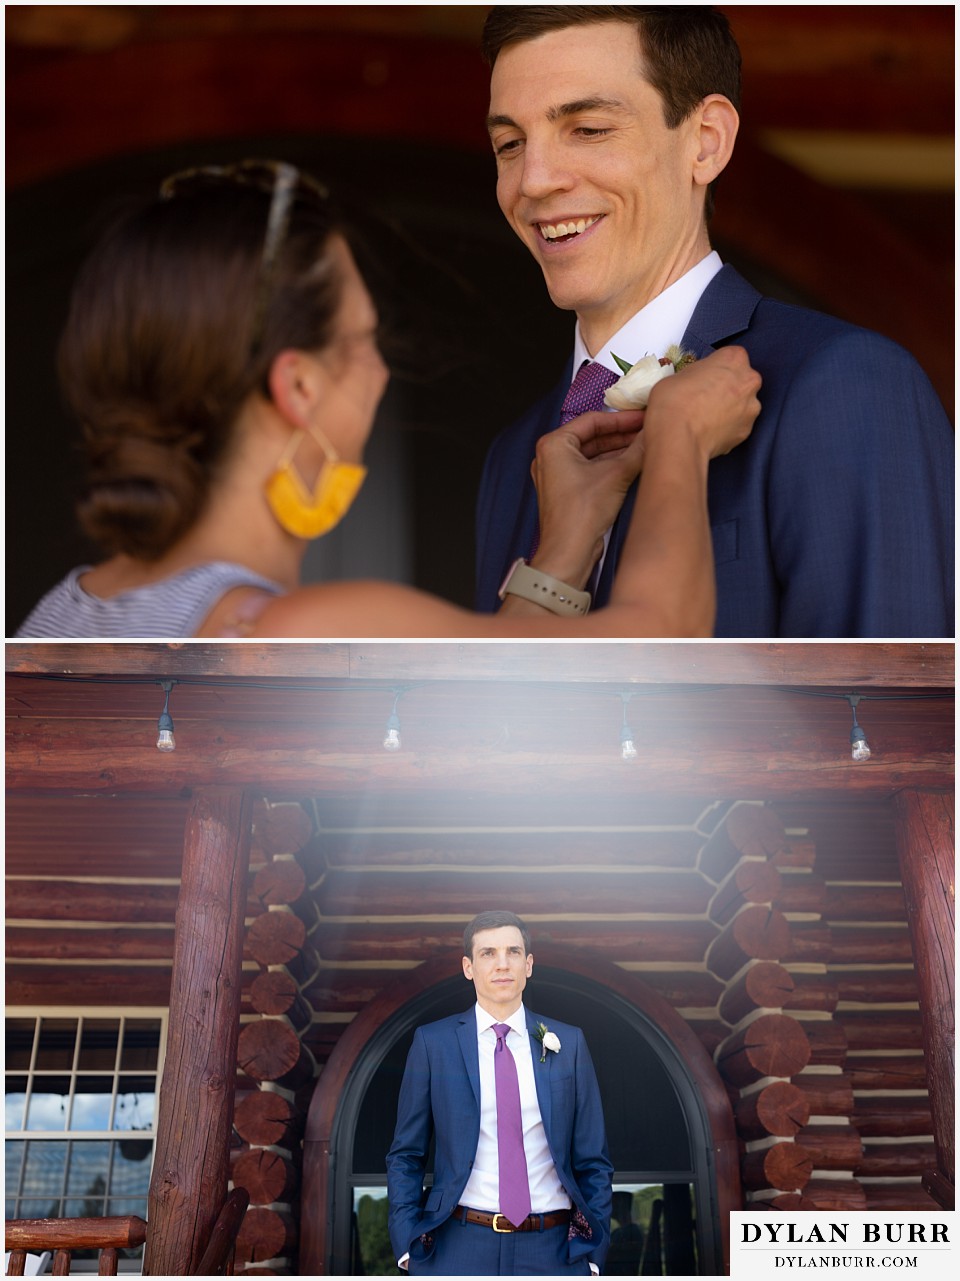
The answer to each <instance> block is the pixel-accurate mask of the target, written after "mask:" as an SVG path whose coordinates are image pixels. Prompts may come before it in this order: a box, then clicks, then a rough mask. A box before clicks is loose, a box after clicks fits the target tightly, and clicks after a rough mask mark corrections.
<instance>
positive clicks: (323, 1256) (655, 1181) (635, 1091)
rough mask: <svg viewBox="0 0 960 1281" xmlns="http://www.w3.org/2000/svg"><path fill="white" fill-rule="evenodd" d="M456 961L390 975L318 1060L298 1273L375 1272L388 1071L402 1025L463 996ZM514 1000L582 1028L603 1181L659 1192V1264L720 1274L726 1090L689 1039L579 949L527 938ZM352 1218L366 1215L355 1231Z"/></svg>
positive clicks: (395, 1083) (727, 1187)
mask: <svg viewBox="0 0 960 1281" xmlns="http://www.w3.org/2000/svg"><path fill="white" fill-rule="evenodd" d="M458 961H459V958H453V959H447V958H442V959H439V960H435V961H430V962H426V963H425V964H424V965H422V966H420V967H419V968H418V969H417V970H414V971H413V972H412V973H410V974H408V975H405V976H404V978H403V979H402V980H399V981H398V982H397V983H395V984H393V985H392V987H391V988H390V989H388V990H387V991H385V992H383V993H382V994H381V996H380V997H379V998H378V999H377V1000H376V1001H374V1002H372V1003H371V1004H370V1005H369V1006H368V1007H367V1008H366V1009H365V1010H364V1011H363V1012H362V1013H361V1014H359V1015H358V1016H357V1018H356V1019H355V1020H354V1022H353V1023H352V1024H351V1025H350V1028H349V1029H348V1030H347V1032H345V1033H344V1035H343V1037H342V1038H341V1040H340V1042H339V1044H338V1045H337V1047H336V1050H335V1051H334V1053H333V1054H332V1055H331V1057H330V1060H329V1062H328V1063H327V1066H326V1068H325V1070H324V1072H323V1075H322V1077H321V1079H320V1081H319V1083H318V1085H317V1089H316V1091H315V1092H314V1097H313V1101H312V1103H311V1107H310V1114H309V1118H308V1121H307V1130H306V1137H305V1141H304V1165H303V1195H302V1202H301V1206H302V1231H301V1248H300V1270H301V1274H303V1275H316V1274H323V1273H336V1274H339V1275H356V1274H358V1273H359V1272H360V1271H361V1270H367V1271H373V1272H379V1271H381V1268H382V1263H381V1262H380V1261H379V1254H382V1253H383V1250H384V1248H385V1247H384V1245H383V1241H382V1227H381V1224H382V1220H383V1212H384V1206H383V1204H382V1198H383V1197H384V1193H385V1186H386V1168H385V1164H384V1159H385V1156H386V1152H387V1149H388V1148H389V1146H390V1142H391V1139H392V1137H393V1127H394V1122H395V1119H396V1101H397V1094H398V1091H399V1087H400V1078H401V1076H402V1073H403V1066H404V1062H405V1060H406V1055H407V1050H408V1048H409V1045H410V1041H411V1039H412V1037H413V1033H414V1030H415V1029H416V1028H417V1027H418V1026H419V1025H420V1024H421V1023H424V1022H429V1021H431V1020H433V1019H438V1018H443V1017H445V1016H446V1015H448V1014H453V1013H456V1012H457V1011H459V1010H462V1009H465V1008H466V1007H467V1006H468V1005H469V1003H470V1000H471V996H472V988H468V986H467V984H466V983H465V981H464V979H463V977H462V975H460V974H459V973H458V971H457V965H458ZM525 1003H526V1004H527V1006H528V1008H530V1009H532V1010H535V1011H536V1012H537V1013H540V1014H543V1015H544V1016H545V1017H547V1018H550V1017H553V1018H557V1019H561V1020H563V1021H565V1022H570V1023H574V1024H577V1025H579V1026H580V1027H582V1028H583V1030H584V1032H585V1034H586V1037H587V1042H588V1044H589V1046H590V1050H591V1054H592V1056H593V1059H594V1064H595V1066H596V1069H597V1076H598V1079H599V1081H600V1088H601V1093H602V1095H603V1100H604V1111H605V1115H606V1123H607V1134H608V1142H609V1146H610V1155H611V1159H612V1160H613V1163H614V1167H615V1174H614V1188H615V1189H618V1188H620V1189H624V1190H636V1189H639V1188H643V1189H651V1191H649V1192H647V1193H645V1195H647V1196H652V1197H655V1198H656V1200H657V1201H659V1202H660V1205H659V1207H658V1208H657V1210H656V1211H655V1217H656V1222H657V1231H658V1233H659V1249H660V1251H661V1257H662V1259H663V1260H664V1263H665V1265H666V1269H667V1271H668V1273H669V1272H673V1273H675V1274H683V1275H689V1274H691V1273H700V1274H701V1275H705V1276H715V1275H718V1274H719V1273H722V1272H723V1271H725V1264H726V1259H727V1257H728V1240H727V1223H728V1213H729V1211H730V1210H731V1209H737V1208H739V1205H740V1185H739V1173H738V1166H737V1159H736V1139H735V1136H734V1129H733V1118H732V1115H731V1112H730V1104H729V1100H728V1098H727V1095H726V1091H725V1090H724V1088H723V1085H722V1083H721V1081H720V1078H719V1076H718V1074H717V1073H716V1070H715V1068H714V1066H713V1063H712V1062H711V1060H710V1058H709V1056H708V1055H707V1053H706V1051H705V1050H704V1048H703V1046H702V1045H701V1044H700V1042H699V1040H697V1038H696V1037H695V1036H694V1034H693V1033H692V1032H691V1030H690V1028H689V1027H688V1026H687V1024H686V1023H685V1022H684V1021H683V1019H682V1018H680V1016H679V1015H677V1014H676V1012H675V1011H674V1010H673V1008H672V1007H671V1006H670V1005H668V1004H667V1003H666V1002H665V1001H664V1000H663V999H662V998H661V997H660V996H658V995H657V994H656V993H655V992H653V991H652V990H651V989H650V988H649V987H647V986H646V985H645V984H644V983H643V982H642V981H641V980H639V979H638V978H637V977H636V976H634V975H632V974H629V973H626V972H625V971H623V970H620V969H618V968H617V967H616V966H613V965H610V964H609V963H606V962H603V961H600V960H597V959H596V958H594V957H592V956H590V955H589V954H585V953H580V954H575V953H571V952H570V951H568V950H565V949H559V948H556V947H541V948H538V949H537V950H536V964H535V967H534V975H533V978H532V979H531V980H530V983H529V984H528V987H527V992H526V995H525ZM378 1202H379V1204H377V1203H378ZM361 1218H363V1219H365V1220H369V1221H370V1222H369V1223H368V1224H365V1225H364V1230H363V1235H365V1237H366V1239H365V1240H364V1241H361V1239H360V1235H359V1234H358V1223H359V1222H360V1219H361ZM378 1236H379V1237H380V1240H379V1241H375V1240H374V1238H376V1237H378ZM371 1250H378V1251H379V1253H378V1255H377V1259H376V1260H375V1259H374V1258H372V1257H369V1252H370V1251H371ZM365 1251H366V1252H367V1253H368V1258H367V1259H366V1260H364V1259H363V1254H364V1252H365Z"/></svg>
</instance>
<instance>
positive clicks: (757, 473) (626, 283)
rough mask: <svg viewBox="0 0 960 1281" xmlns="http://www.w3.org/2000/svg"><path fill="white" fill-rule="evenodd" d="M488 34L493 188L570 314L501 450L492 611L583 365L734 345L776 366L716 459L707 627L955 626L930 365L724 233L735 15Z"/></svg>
mask: <svg viewBox="0 0 960 1281" xmlns="http://www.w3.org/2000/svg"><path fill="white" fill-rule="evenodd" d="M484 52H485V54H486V57H487V59H488V61H489V62H490V63H491V65H492V68H493V70H492V78H491V95H490V99H491V100H490V115H489V118H488V122H487V123H488V128H489V133H490V138H491V142H492V144H493V148H494V152H495V154H496V157H497V172H498V181H497V197H498V200H499V203H500V207H501V209H502V210H503V212H504V214H505V216H506V218H507V220H508V222H509V223H510V224H511V226H512V227H513V229H514V231H515V232H516V233H517V235H518V236H519V237H520V239H521V240H522V241H523V242H524V244H525V245H526V246H527V248H528V249H529V250H530V252H531V253H532V254H533V256H534V258H535V259H536V261H537V262H538V264H539V265H540V267H541V269H542V271H543V275H544V280H545V282H546V285H547V289H548V290H549V293H550V296H551V298H552V300H553V301H554V303H555V304H556V305H557V306H558V307H560V308H563V309H567V310H570V311H573V312H575V313H576V317H577V327H576V333H575V342H574V353H573V359H572V361H571V362H570V363H569V364H568V366H567V369H566V371H565V373H564V376H563V378H562V379H561V382H560V384H559V385H558V386H557V387H556V389H555V390H554V392H553V393H552V394H551V395H549V396H547V397H546V398H545V399H544V400H543V401H542V402H541V403H540V404H539V405H537V406H536V407H535V408H534V409H533V410H532V411H531V412H530V413H529V414H528V415H527V416H526V417H525V418H523V419H522V420H521V421H520V422H519V423H517V424H516V425H515V426H514V427H512V428H510V429H509V430H508V431H506V432H504V433H503V434H502V435H501V436H500V437H499V438H498V439H497V440H496V441H495V442H494V444H493V446H492V448H491V450H490V453H489V456H488V459H487V464H486V467H485V470H484V475H483V480H482V482H481V489H480V495H479V501H478V521H477V551H478V563H477V606H478V608H479V609H481V610H487V611H492V610H494V609H497V608H498V607H499V600H498V588H500V587H501V584H502V583H503V582H504V580H505V579H506V577H508V576H509V574H510V572H511V569H512V568H513V566H514V563H515V561H516V560H517V559H518V558H526V559H530V558H532V557H533V556H534V554H535V551H536V546H537V497H536V493H535V490H534V486H533V483H532V481H531V476H530V465H531V462H532V460H533V457H534V453H535V449H536V442H537V440H538V439H539V438H540V437H541V436H543V435H544V434H546V433H547V432H550V431H552V430H553V429H554V428H556V427H557V426H558V424H559V423H560V420H561V406H562V403H563V400H564V397H565V395H566V393H567V390H568V389H569V387H570V384H571V381H572V379H573V377H574V374H575V373H576V372H577V371H579V370H580V369H581V368H582V367H583V366H584V365H585V364H589V362H598V363H599V364H601V365H603V366H604V367H605V368H606V369H608V370H610V371H612V372H613V374H616V373H618V369H617V361H616V360H615V359H614V357H615V356H617V357H620V358H622V359H624V360H626V361H628V362H630V363H633V362H636V361H637V360H639V359H640V358H641V357H642V356H644V355H646V354H648V353H649V354H654V355H656V356H663V355H665V353H666V350H667V347H668V346H670V345H673V344H679V345H680V346H682V347H683V348H685V349H686V350H688V351H690V352H692V353H693V354H694V355H695V356H698V357H703V356H706V355H707V354H709V352H710V351H712V350H714V349H715V348H717V347H721V346H724V345H726V344H728V343H735V344H736V345H738V346H742V347H743V348H745V350H746V351H747V354H748V355H749V357H750V362H751V364H752V365H753V367H754V368H755V369H756V370H757V371H758V372H759V374H760V375H761V376H762V378H763V388H762V391H761V393H760V400H761V405H762V409H761V413H760V417H759V418H758V420H757V423H756V426H755V427H754V430H753V434H752V436H751V437H750V439H749V440H748V441H747V442H746V443H745V444H743V445H741V446H740V447H739V448H737V449H735V450H734V451H733V452H732V453H730V454H728V455H726V456H725V457H723V458H719V459H715V460H714V461H713V462H712V463H711V466H710V475H709V492H708V500H709V509H710V521H711V527H712V533H713V552H714V561H715V566H716V578H717V621H716V631H715V634H716V635H717V636H723V637H733V636H742V637H757V638H760V637H771V638H772V637H821V636H823V637H826V636H837V637H855V636H856V637H888V638H889V637H917V636H928V637H943V636H950V637H952V636H953V634H954V614H953V582H954V579H953V546H954V534H953V484H952V482H953V475H954V464H953V433H952V430H951V428H950V424H949V422H948V420H947V418H946V415H945V414H944V412H943V409H942V406H941V405H940V403H939V401H938V400H937V397H936V395H935V393H934V392H933V389H932V388H931V386H930V384H929V382H928V380H927V379H926V377H925V375H924V374H923V373H922V371H921V370H920V368H919V367H918V366H917V364H916V362H915V361H914V360H913V358H912V357H911V356H909V355H908V354H907V353H906V352H905V351H903V350H902V349H901V348H899V347H897V346H896V345H895V344H893V343H891V342H889V341H888V340H887V339H884V338H881V337H880V336H879V335H877V334H873V333H870V332H869V331H867V330H864V329H859V328H856V327H854V326H852V325H849V324H846V323H844V322H841V321H839V320H835V319H833V318H831V317H828V316H824V315H820V314H817V313H815V312H812V311H807V310H805V309H803V308H799V307H795V306H790V305H786V304H784V303H780V302H776V301H774V300H772V299H769V298H763V297H761V295H760V294H759V293H758V292H757V291H756V290H755V289H754V288H753V287H752V286H751V285H750V284H748V283H747V281H745V280H744V279H743V278H742V277H741V276H740V275H739V274H738V273H737V272H736V271H735V270H734V268H733V267H731V266H729V265H724V264H723V263H722V262H721V260H720V258H719V256H718V255H717V254H716V253H715V252H712V251H711V247H710V242H709V237H708V233H707V217H708V216H709V212H710V207H711V199H712V195H711V190H712V185H713V183H714V181H715V179H716V178H717V177H718V175H719V174H720V173H721V172H722V170H723V169H724V167H725V166H726V164H727V162H728V160H729V159H730V156H731V154H732V151H733V146H734V140H735V138H736V133H737V128H738V124H739V116H738V105H739V95H740V52H739V49H738V48H737V45H736V42H735V40H734V38H733V36H732V34H731V32H730V29H729V26H728V24H727V21H726V19H725V18H724V17H723V15H722V14H720V13H718V12H716V11H714V10H712V9H711V8H710V7H709V6H705V5H697V6H677V5H668V6H632V7H630V6H609V7H607V6H580V5H577V6H567V5H536V6H534V5H522V6H496V7H495V8H494V9H493V10H492V11H491V13H490V15H489V17H488V19H487V23H486V27H485V30H484ZM882 270H883V263H882V262H878V263H877V271H882ZM654 394H656V393H654ZM595 407H596V408H599V407H600V406H599V404H598V405H596V406H595ZM631 505H632V494H631V495H630V496H628V499H627V502H626V503H625V505H624V508H623V510H622V511H621V513H620V516H619V517H618V519H617V521H616V523H615V525H614V526H613V528H612V530H611V531H610V532H609V534H608V538H607V543H606V546H605V549H604V551H603V553H602V556H601V560H600V562H599V565H598V567H597V568H596V569H595V571H594V580H593V581H592V582H591V583H589V584H587V583H585V582H584V583H581V582H577V583H571V584H570V586H571V587H573V588H575V589H583V588H585V587H587V586H589V588H590V590H591V591H592V594H593V603H594V605H598V604H599V605H602V604H604V603H605V602H606V600H607V598H608V596H609V591H610V584H611V581H612V578H613V573H614V570H615V568H616V562H617V556H618V553H619V550H620V546H621V542H622V540H623V537H624V534H625V531H626V527H627V524H628V521H629V512H630V507H631ZM532 563H533V564H534V566H535V567H536V568H537V569H539V570H540V571H541V572H547V573H550V572H553V571H551V568H550V566H549V565H548V564H545V563H541V562H540V561H537V560H533V561H532ZM508 599H509V601H510V605H509V608H511V609H515V608H516V603H515V599H514V598H513V597H509V598H508ZM524 608H525V609H526V610H528V611H529V610H530V609H534V610H536V609H538V608H539V607H538V606H530V605H524Z"/></svg>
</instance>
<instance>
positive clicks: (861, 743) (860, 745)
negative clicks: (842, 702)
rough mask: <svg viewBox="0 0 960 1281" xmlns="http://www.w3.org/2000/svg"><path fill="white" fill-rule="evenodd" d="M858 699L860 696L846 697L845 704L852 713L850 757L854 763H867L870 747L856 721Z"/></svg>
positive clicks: (849, 695)
mask: <svg viewBox="0 0 960 1281" xmlns="http://www.w3.org/2000/svg"><path fill="white" fill-rule="evenodd" d="M860 699H861V695H860V694H848V695H847V702H848V703H849V704H850V710H851V711H852V712H853V728H852V729H851V731H850V755H851V756H852V757H853V759H854V760H855V761H868V760H869V759H870V745H869V744H868V742H867V736H866V734H864V732H863V730H862V729H861V727H860V725H859V723H858V721H857V705H858V704H859V702H860Z"/></svg>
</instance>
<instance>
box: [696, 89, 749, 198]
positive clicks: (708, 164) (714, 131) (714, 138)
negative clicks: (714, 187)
mask: <svg viewBox="0 0 960 1281" xmlns="http://www.w3.org/2000/svg"><path fill="white" fill-rule="evenodd" d="M698 110H699V122H698V124H699V144H700V145H699V150H698V153H697V156H696V159H695V161H694V168H693V180H694V182H695V183H697V185H698V186H701V187H707V186H709V185H710V183H711V182H713V181H714V179H715V178H717V177H718V176H719V175H720V174H721V173H722V171H723V170H724V169H725V168H726V167H727V162H728V161H729V159H730V157H731V156H732V155H733V144H734V143H735V142H736V140H737V130H738V129H739V128H740V117H739V116H738V115H737V109H736V107H735V106H734V105H733V103H732V102H731V101H730V99H729V98H725V97H724V96H723V94H720V93H711V94H708V95H707V97H706V98H704V100H703V102H701V104H700V107H699V109H698Z"/></svg>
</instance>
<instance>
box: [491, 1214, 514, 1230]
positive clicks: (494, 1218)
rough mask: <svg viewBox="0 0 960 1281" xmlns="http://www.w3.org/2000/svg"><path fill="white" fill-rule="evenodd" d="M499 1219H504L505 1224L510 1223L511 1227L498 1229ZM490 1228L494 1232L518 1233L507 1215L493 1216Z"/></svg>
mask: <svg viewBox="0 0 960 1281" xmlns="http://www.w3.org/2000/svg"><path fill="white" fill-rule="evenodd" d="M497 1219H503V1220H504V1222H505V1223H509V1224H510V1226H509V1227H507V1228H498V1227H497ZM490 1226H491V1227H492V1228H493V1230H494V1232H516V1228H515V1227H514V1226H513V1224H512V1223H510V1220H509V1219H508V1218H507V1216H506V1215H505V1214H495V1215H494V1216H493V1222H492V1223H491V1224H490Z"/></svg>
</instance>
